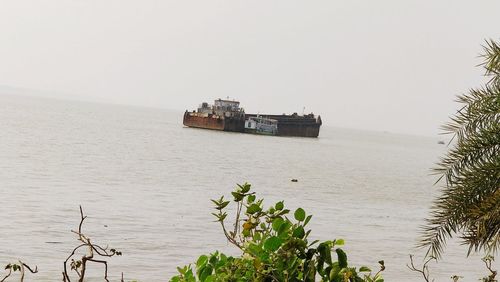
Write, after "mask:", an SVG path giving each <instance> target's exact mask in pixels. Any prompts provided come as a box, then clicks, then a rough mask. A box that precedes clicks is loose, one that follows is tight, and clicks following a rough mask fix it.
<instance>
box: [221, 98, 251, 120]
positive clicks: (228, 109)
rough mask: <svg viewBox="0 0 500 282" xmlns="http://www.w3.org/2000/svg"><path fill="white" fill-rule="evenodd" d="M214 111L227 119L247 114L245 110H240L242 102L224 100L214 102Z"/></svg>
mask: <svg viewBox="0 0 500 282" xmlns="http://www.w3.org/2000/svg"><path fill="white" fill-rule="evenodd" d="M213 111H214V113H215V114H217V115H219V116H226V117H234V116H242V115H244V114H245V112H244V110H243V108H240V102H238V101H231V100H222V99H217V100H215V101H214V106H213Z"/></svg>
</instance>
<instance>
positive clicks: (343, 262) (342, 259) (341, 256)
mask: <svg viewBox="0 0 500 282" xmlns="http://www.w3.org/2000/svg"><path fill="white" fill-rule="evenodd" d="M335 252H336V253H337V257H338V260H339V267H340V268H346V267H347V255H346V253H345V252H344V251H343V250H342V249H336V250H335Z"/></svg>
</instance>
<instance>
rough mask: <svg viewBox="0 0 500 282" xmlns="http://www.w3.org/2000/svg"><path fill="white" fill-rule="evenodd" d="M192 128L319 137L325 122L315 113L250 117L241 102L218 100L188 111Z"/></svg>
mask: <svg viewBox="0 0 500 282" xmlns="http://www.w3.org/2000/svg"><path fill="white" fill-rule="evenodd" d="M183 124H184V125H185V126H188V127H196V128H205V129H214V130H222V131H232V132H246V133H254V134H266V135H277V136H300V137H318V135H319V129H320V127H321V124H322V121H321V116H317V117H316V116H315V115H314V114H312V113H311V114H308V115H298V114H297V113H293V114H291V115H286V114H282V115H267V114H246V113H245V110H244V109H243V108H241V107H240V102H238V101H231V100H223V99H217V100H215V101H214V104H213V105H210V104H208V103H205V102H204V103H202V104H201V105H200V107H198V109H197V110H193V111H186V112H184V119H183Z"/></svg>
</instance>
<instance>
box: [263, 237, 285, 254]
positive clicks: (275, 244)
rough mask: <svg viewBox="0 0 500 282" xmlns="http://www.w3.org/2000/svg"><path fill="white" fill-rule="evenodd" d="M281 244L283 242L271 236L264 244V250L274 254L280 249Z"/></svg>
mask: <svg viewBox="0 0 500 282" xmlns="http://www.w3.org/2000/svg"><path fill="white" fill-rule="evenodd" d="M282 243H283V241H282V240H281V239H280V238H278V237H276V236H273V237H270V238H269V239H267V240H266V242H264V249H265V250H268V251H271V252H274V251H276V250H278V249H279V248H280V246H281V244H282Z"/></svg>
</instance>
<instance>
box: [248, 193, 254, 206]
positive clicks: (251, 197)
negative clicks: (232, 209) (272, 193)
mask: <svg viewBox="0 0 500 282" xmlns="http://www.w3.org/2000/svg"><path fill="white" fill-rule="evenodd" d="M254 201H255V195H248V197H247V203H249V204H251V203H253V202H254Z"/></svg>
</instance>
